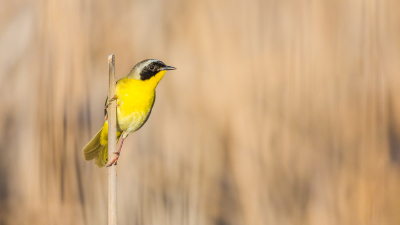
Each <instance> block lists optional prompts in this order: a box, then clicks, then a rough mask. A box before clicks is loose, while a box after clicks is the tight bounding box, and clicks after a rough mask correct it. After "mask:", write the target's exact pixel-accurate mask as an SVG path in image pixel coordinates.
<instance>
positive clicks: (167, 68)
mask: <svg viewBox="0 0 400 225" xmlns="http://www.w3.org/2000/svg"><path fill="white" fill-rule="evenodd" d="M161 70H176V68H175V67H172V66H166V67H164V68H162V69H161Z"/></svg>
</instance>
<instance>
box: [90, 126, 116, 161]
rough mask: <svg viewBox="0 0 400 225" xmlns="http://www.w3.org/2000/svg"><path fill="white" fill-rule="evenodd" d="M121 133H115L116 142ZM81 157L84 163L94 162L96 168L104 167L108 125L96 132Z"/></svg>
mask: <svg viewBox="0 0 400 225" xmlns="http://www.w3.org/2000/svg"><path fill="white" fill-rule="evenodd" d="M120 136H121V132H117V142H118V140H119V137H120ZM83 156H84V157H85V160H86V161H90V160H93V159H94V160H95V164H96V166H98V167H100V168H101V167H104V166H105V165H106V164H107V158H108V123H107V121H106V122H105V123H104V125H103V127H102V128H101V129H100V130H99V132H97V134H96V135H95V136H94V137H93V139H92V140H91V141H90V142H89V143H87V144H86V146H85V147H83Z"/></svg>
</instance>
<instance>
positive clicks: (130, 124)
mask: <svg viewBox="0 0 400 225" xmlns="http://www.w3.org/2000/svg"><path fill="white" fill-rule="evenodd" d="M174 69H176V68H174V67H172V66H167V65H165V64H164V63H163V62H161V61H160V60H156V59H146V60H143V61H141V62H139V63H138V64H136V65H135V66H134V67H133V68H132V70H131V71H130V73H129V74H128V75H127V76H126V77H124V78H122V79H120V80H118V81H117V84H116V90H115V96H114V98H112V99H111V100H110V101H114V100H115V101H117V102H116V103H117V141H118V140H119V138H120V137H121V136H122V140H121V145H120V148H119V150H118V152H116V153H115V154H116V156H115V158H114V159H112V160H111V161H110V162H108V159H107V158H108V121H107V119H106V121H105V122H104V124H103V127H102V128H101V129H100V131H99V132H97V134H96V135H95V136H94V137H93V139H92V140H91V141H90V142H89V143H87V144H86V146H85V147H84V148H83V155H84V157H85V160H86V161H89V160H92V159H95V164H96V165H97V166H98V167H103V166H112V165H113V164H116V163H117V160H118V158H119V154H120V152H121V149H122V145H123V143H124V140H125V139H126V137H128V135H129V134H130V133H133V132H135V131H137V130H139V129H140V128H141V127H142V126H143V125H144V124H145V123H146V121H147V119H148V118H149V116H150V113H151V109H152V108H153V105H154V101H155V97H156V92H155V89H156V87H157V85H158V83H159V82H160V81H161V79H162V78H163V77H164V74H165V72H166V71H167V70H174ZM108 102H109V101H107V99H106V108H107V105H108V104H107V103H108ZM105 112H107V111H106V110H105ZM106 117H107V115H106ZM107 162H108V163H107Z"/></svg>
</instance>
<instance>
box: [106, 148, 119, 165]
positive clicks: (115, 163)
mask: <svg viewBox="0 0 400 225" xmlns="http://www.w3.org/2000/svg"><path fill="white" fill-rule="evenodd" d="M113 153H114V154H116V156H115V157H114V159H113V160H111V162H109V163H107V165H106V167H110V166H112V165H117V160H118V158H119V152H113Z"/></svg>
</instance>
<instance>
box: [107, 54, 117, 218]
mask: <svg viewBox="0 0 400 225" xmlns="http://www.w3.org/2000/svg"><path fill="white" fill-rule="evenodd" d="M108 72H109V89H108V99H112V98H113V97H114V96H115V85H116V83H115V61H114V54H111V55H109V56H108ZM110 103H111V104H110V105H109V106H108V159H109V160H111V159H113V158H114V152H116V144H117V143H116V142H117V118H116V117H117V116H116V114H117V112H116V104H117V103H116V101H111V102H110ZM116 224H117V165H114V166H110V167H108V225H116Z"/></svg>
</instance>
